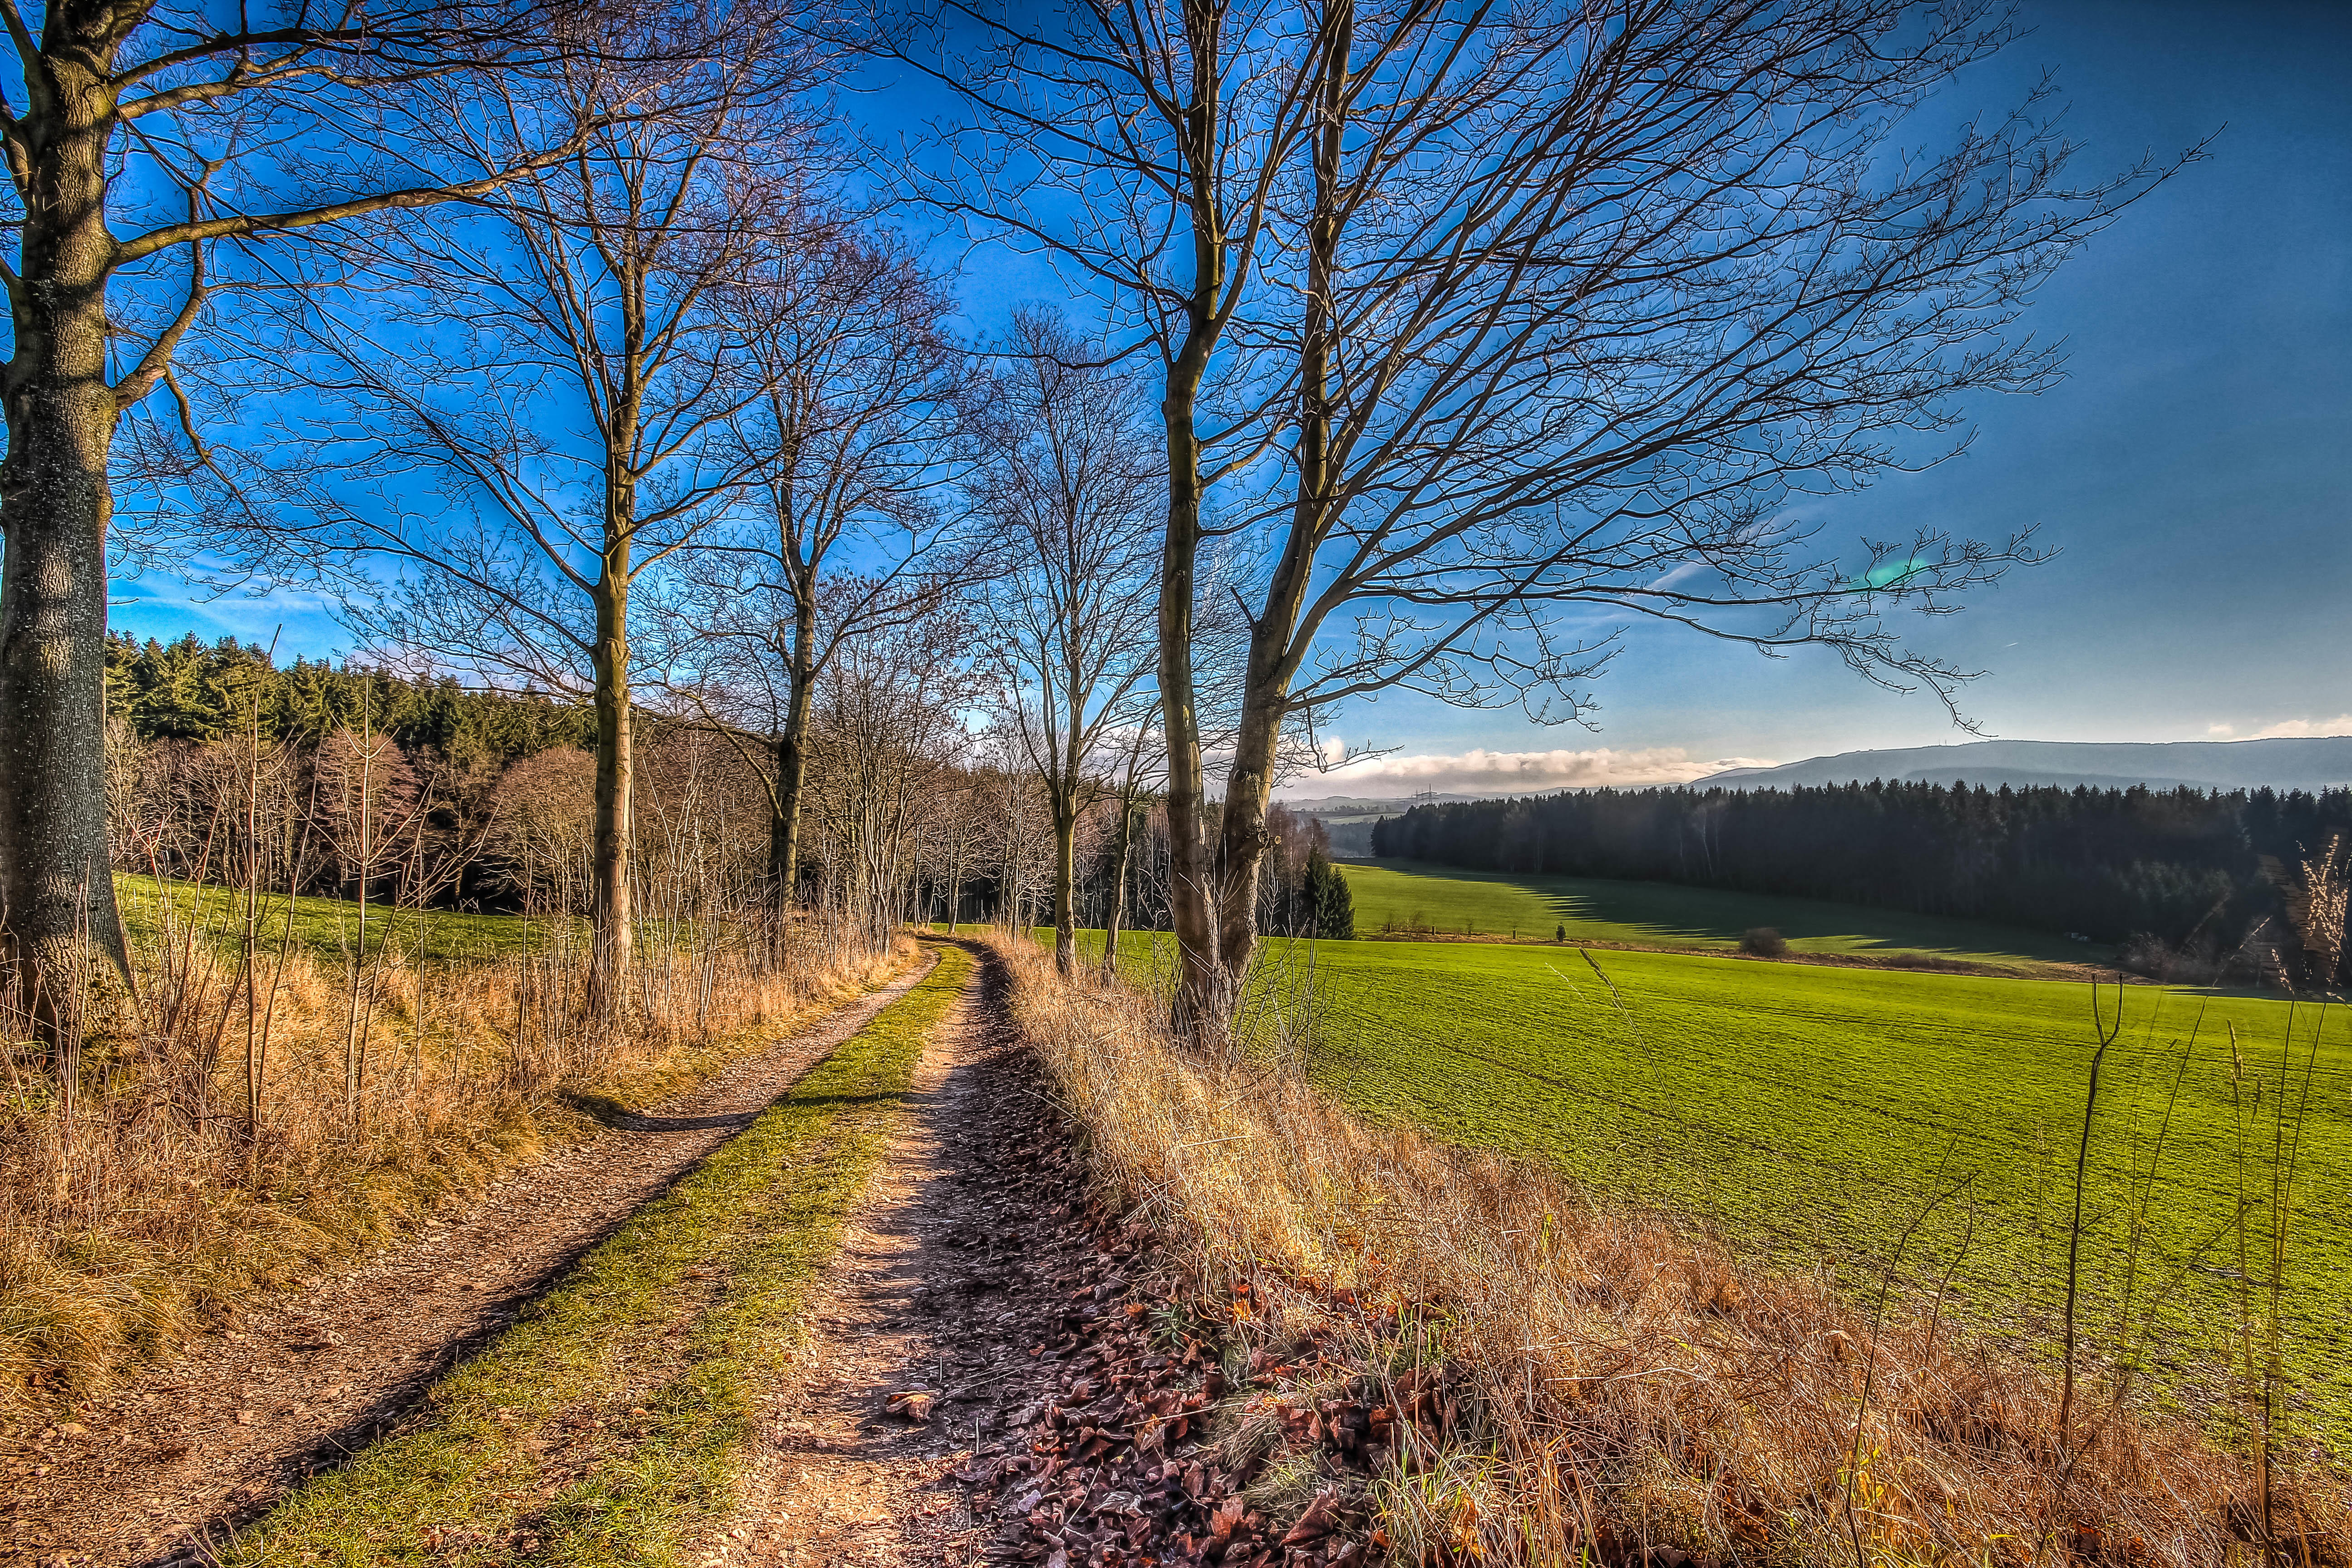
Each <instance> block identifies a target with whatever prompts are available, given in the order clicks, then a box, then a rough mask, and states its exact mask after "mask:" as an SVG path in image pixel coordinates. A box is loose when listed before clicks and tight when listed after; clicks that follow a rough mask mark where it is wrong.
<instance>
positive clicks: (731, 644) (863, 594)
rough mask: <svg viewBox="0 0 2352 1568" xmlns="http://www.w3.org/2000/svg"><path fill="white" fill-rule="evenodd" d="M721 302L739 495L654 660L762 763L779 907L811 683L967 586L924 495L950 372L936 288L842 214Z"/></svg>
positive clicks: (958, 357)
mask: <svg viewBox="0 0 2352 1568" xmlns="http://www.w3.org/2000/svg"><path fill="white" fill-rule="evenodd" d="M733 298H734V299H735V300H737V301H738V303H737V304H736V306H735V309H736V310H737V311H738V313H739V314H740V317H741V318H742V320H743V321H744V323H745V331H744V334H743V335H744V345H743V352H744V353H746V354H747V355H749V356H750V357H751V361H752V363H753V364H754V365H755V367H756V369H755V371H754V378H755V379H756V381H757V382H758V384H759V386H760V389H761V391H760V395H759V397H758V398H756V399H755V400H753V401H752V402H751V404H750V405H747V406H746V407H745V408H743V409H742V410H740V412H739V413H738V415H737V416H735V418H734V421H733V428H732V432H731V439H732V440H733V441H734V442H735V443H737V447H738V450H739V451H740V454H741V460H742V462H743V463H744V465H745V467H746V469H747V472H748V474H749V476H750V482H749V483H748V484H747V485H746V486H745V489H744V495H745V498H746V500H745V503H744V504H742V505H740V506H739V507H738V508H737V509H735V512H734V515H732V516H731V517H730V520H729V521H728V522H727V523H726V524H725V525H724V526H723V527H721V528H720V529H719V530H718V531H715V532H714V533H713V534H712V535H711V537H710V538H709V540H708V541H706V548H704V549H702V550H700V551H699V552H697V554H696V556H695V558H694V559H693V561H692V562H691V563H688V566H687V569H686V570H685V571H684V573H683V574H681V581H680V583H679V584H678V588H677V593H676V594H675V595H673V596H672V598H671V599H670V600H669V601H668V602H667V605H665V606H664V615H663V618H662V622H661V625H662V627H663V628H664V633H665V636H664V643H665V651H664V655H663V659H662V662H663V663H664V664H665V666H667V668H669V669H670V671H671V675H670V679H671V682H672V689H674V690H677V691H681V692H682V693H683V694H684V695H685V697H686V698H687V700H688V701H690V702H691V703H692V704H693V705H694V706H695V707H696V708H698V710H699V711H701V712H702V713H703V714H704V715H705V716H706V717H707V718H709V719H710V720H711V721H715V722H717V723H719V724H720V725H721V726H723V727H724V731H725V732H727V733H729V734H730V735H731V736H739V737H740V736H749V737H751V739H753V740H756V741H757V742H759V744H760V746H761V749H762V750H763V751H764V752H766V753H767V754H766V757H765V759H764V761H762V762H761V767H760V771H761V776H762V777H763V778H764V779H765V780H766V783H767V791H768V797H769V866H768V880H769V890H770V897H771V899H772V900H773V901H774V902H775V903H776V904H777V905H778V906H779V907H781V906H782V905H783V904H785V903H787V902H789V901H790V900H791V899H792V898H793V893H794V889H796V888H797V886H798V885H799V882H800V877H801V864H802V859H803V855H802V846H801V815H802V803H803V795H804V793H805V790H806V786H807V782H808V759H809V743H810V742H809V735H810V729H809V726H810V722H811V716H812V714H813V713H814V709H815V703H816V697H817V691H818V689H819V686H820V684H821V683H822V681H823V680H824V677H825V672H826V671H827V670H829V669H830V668H832V667H833V664H834V661H835V658H838V657H840V655H841V653H842V650H843V649H844V648H845V647H847V646H848V645H849V644H851V643H852V642H855V641H856V640H858V639H861V638H873V637H886V638H887V637H891V636H893V635H894V634H897V633H898V632H902V631H905V630H907V629H908V628H910V627H912V626H916V625H917V624H919V623H920V622H922V621H924V620H925V619H926V618H927V617H929V616H933V615H935V614H936V613H937V612H938V611H939V609H940V606H941V605H942V604H943V603H944V602H945V600H946V598H947V596H948V595H950V593H951V592H953V590H954V589H955V588H957V587H958V586H959V585H961V584H963V583H964V582H965V581H967V579H968V577H969V570H968V569H969V567H970V565H971V553H970V551H969V550H968V548H967V545H966V542H965V541H964V540H963V539H962V537H961V534H962V532H963V522H964V520H963V519H962V518H961V516H960V515H959V514H957V513H955V512H954V511H952V510H949V509H946V508H943V507H942V506H940V504H939V502H938V500H937V497H938V493H939V491H940V489H941V488H942V486H943V485H944V483H945V482H946V479H947V475H948V474H949V473H951V471H952V463H951V462H950V463H946V464H944V465H943V462H942V459H943V458H945V457H946V456H947V455H948V454H949V453H950V452H951V451H952V449H953V447H954V444H955V442H956V440H957V433H958V431H959V429H960V427H961V420H962V418H963V395H964V393H965V390H966V386H967V383H968V371H967V366H966V363H965V359H964V355H963V354H962V353H961V350H960V349H958V348H957V346H956V345H955V344H954V342H952V341H951V340H950V337H949V335H948V332H947V330H946V326H945V321H946V318H947V317H948V316H949V315H950V313H951V311H952V310H954V301H953V300H952V299H951V298H950V295H949V294H948V292H947V291H946V290H945V289H943V288H941V287H940V283H939V281H938V280H937V279H934V278H933V277H931V276H930V275H929V273H927V272H926V271H925V270H924V269H923V268H920V267H919V266H918V265H917V264H916V263H915V262H914V260H913V259H912V258H909V257H908V256H907V255H906V254H905V252H904V250H903V249H902V248H901V247H899V246H898V245H897V244H896V243H894V242H893V241H892V240H891V239H890V238H889V237H887V236H886V235H868V234H861V233H860V232H858V230H857V228H856V226H855V225H854V224H853V223H852V222H851V221H850V219H849V218H848V217H847V216H844V215H838V214H835V215H830V216H825V215H820V214H816V213H812V214H811V215H810V219H809V221H808V222H807V223H805V224H804V226H803V228H802V229H801V230H800V231H799V232H796V233H794V234H793V235H790V236H786V237H782V239H781V242H780V243H777V244H775V245H774V246H773V247H772V249H771V250H770V251H769V252H768V254H767V255H765V256H764V257H763V258H761V262H760V264H759V266H758V268H756V269H755V270H754V271H753V273H752V274H751V276H750V277H749V278H747V279H744V280H743V281H742V282H741V283H740V285H739V286H738V288H737V289H735V290H734V292H733ZM943 470H944V471H943Z"/></svg>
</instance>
